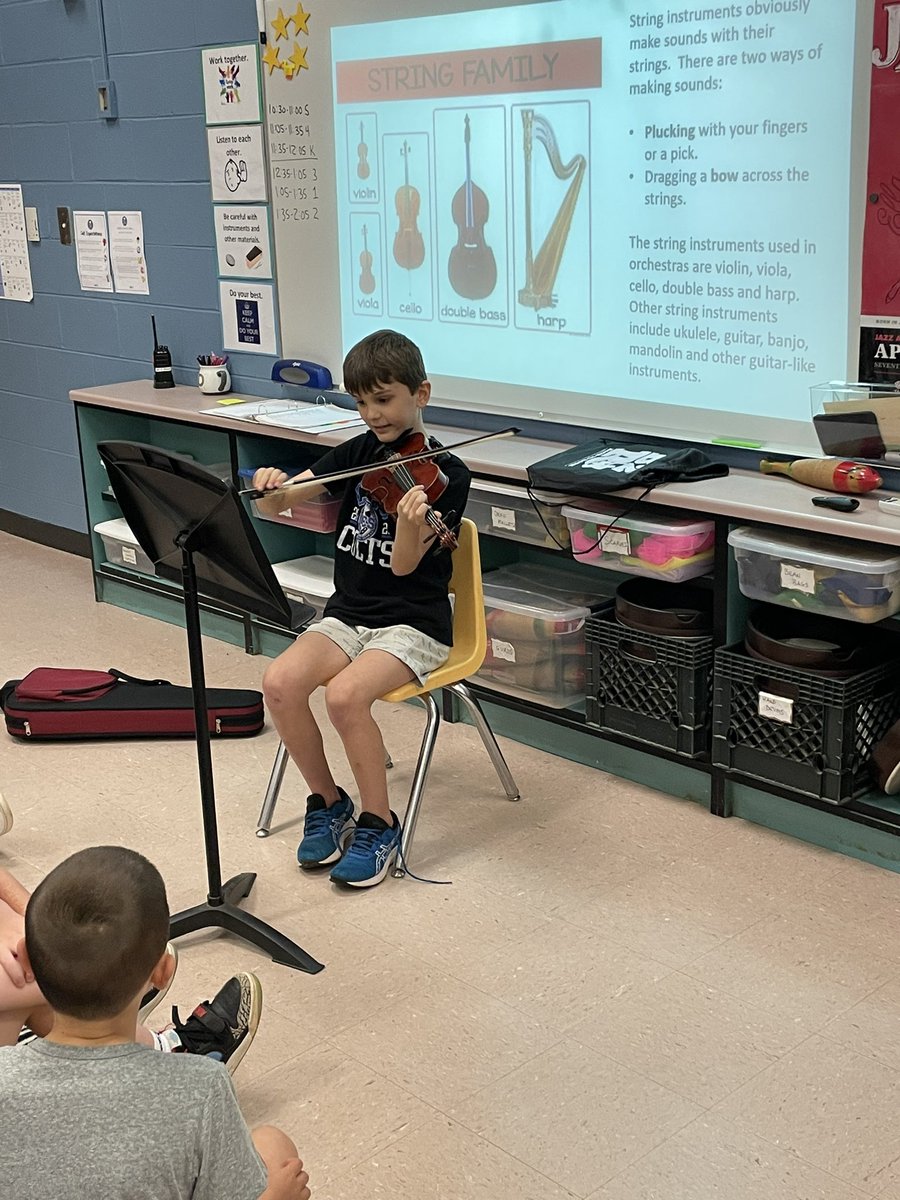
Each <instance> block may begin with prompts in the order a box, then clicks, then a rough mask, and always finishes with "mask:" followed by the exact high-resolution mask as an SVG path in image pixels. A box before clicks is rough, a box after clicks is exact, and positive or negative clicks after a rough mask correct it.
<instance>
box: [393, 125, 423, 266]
mask: <svg viewBox="0 0 900 1200" xmlns="http://www.w3.org/2000/svg"><path fill="white" fill-rule="evenodd" d="M400 153H401V154H402V155H403V186H402V187H398V188H397V192H396V194H395V196H394V207H395V208H396V210H397V218H398V221H399V225H398V228H397V232H396V233H395V234H394V261H395V262H396V264H397V266H398V267H405V268H406V270H407V271H414V270H415V269H416V267H421V265H422V263H423V262H424V261H425V242H424V240H423V238H422V234H421V233H420V232H419V227H418V226H417V225H416V221H417V220H418V216H419V206H420V204H421V200H420V197H419V193H418V192H417V191H416V189H415V188H414V187H410V184H409V153H410V150H409V143H408V142H406V141H404V143H403V149H402V150H401V151H400Z"/></svg>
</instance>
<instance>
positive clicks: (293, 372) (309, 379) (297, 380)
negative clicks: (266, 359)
mask: <svg viewBox="0 0 900 1200" xmlns="http://www.w3.org/2000/svg"><path fill="white" fill-rule="evenodd" d="M272 378H273V379H274V380H275V382H276V383H292V384H299V385H300V386H301V387H309V388H316V390H317V391H327V390H328V389H329V388H330V387H332V386H333V381H332V378H331V372H330V371H329V370H328V368H327V367H323V366H322V365H321V364H320V363H314V362H308V361H307V360H306V359H305V358H279V360H278V362H277V363H276V364H275V366H274V367H273V368H272Z"/></svg>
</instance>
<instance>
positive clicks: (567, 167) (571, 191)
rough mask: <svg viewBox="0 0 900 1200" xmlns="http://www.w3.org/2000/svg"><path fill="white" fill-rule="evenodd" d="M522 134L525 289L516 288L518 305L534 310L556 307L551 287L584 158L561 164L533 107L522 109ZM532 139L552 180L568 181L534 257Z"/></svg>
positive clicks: (549, 130) (548, 130) (548, 126)
mask: <svg viewBox="0 0 900 1200" xmlns="http://www.w3.org/2000/svg"><path fill="white" fill-rule="evenodd" d="M522 133H523V137H524V146H525V286H524V287H522V288H519V303H520V304H522V305H524V306H525V307H526V308H533V309H535V310H537V309H540V308H553V307H554V306H555V304H556V294H555V292H554V291H553V288H554V285H555V284H556V276H557V273H558V272H559V266H560V263H561V262H562V256H563V253H564V251H565V248H566V241H567V239H568V237H569V230H570V229H571V227H572V217H573V215H574V212H575V206H576V205H577V203H578V195H579V193H580V191H581V184H582V182H583V180H584V172H585V169H586V167H587V159H586V158H585V156H584V155H583V154H576V155H574V157H573V158H572V159H571V160H570V161H569V162H567V163H564V162H563V161H562V159H561V158H560V154H559V147H558V146H557V144H556V134H555V133H554V132H553V126H552V125H551V124H550V122H549V121H548V120H547V118H546V117H543V116H541V114H540V113H536V112H535V111H534V109H533V108H523V109H522ZM535 139H537V141H539V142H540V143H541V145H542V146H543V147H544V149H545V150H546V151H547V158H548V160H549V162H550V166H551V167H552V169H553V174H554V175H555V176H556V178H557V179H571V181H572V182H571V183H570V184H569V188H568V191H567V192H566V194H565V196H564V197H563V200H562V203H561V204H560V206H559V209H558V210H557V213H556V216H555V217H554V218H553V222H552V224H551V225H550V228H549V229H548V230H547V234H546V237H545V238H544V240H543V242H542V243H541V248H540V249H539V250H538V252H537V254H536V255H535V254H533V248H532V235H533V229H532V189H533V188H534V186H535V184H534V179H533V175H534V171H535V162H534V155H533V148H534V141H535Z"/></svg>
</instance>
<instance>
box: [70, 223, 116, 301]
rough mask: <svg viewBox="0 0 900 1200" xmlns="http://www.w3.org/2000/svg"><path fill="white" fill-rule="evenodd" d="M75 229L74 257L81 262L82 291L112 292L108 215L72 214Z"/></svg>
mask: <svg viewBox="0 0 900 1200" xmlns="http://www.w3.org/2000/svg"><path fill="white" fill-rule="evenodd" d="M72 225H73V227H74V229H75V257H76V259H77V260H78V282H79V284H80V285H81V290H82V291H84V292H111V291H112V290H113V281H112V267H111V266H110V261H109V233H108V231H107V228H106V213H105V212H81V211H76V212H73V213H72Z"/></svg>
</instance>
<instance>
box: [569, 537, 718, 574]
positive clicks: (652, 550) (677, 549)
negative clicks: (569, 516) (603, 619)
mask: <svg viewBox="0 0 900 1200" xmlns="http://www.w3.org/2000/svg"><path fill="white" fill-rule="evenodd" d="M714 541H715V533H714V532H713V531H712V530H710V531H709V532H708V533H694V534H674V533H654V534H651V535H650V537H646V538H644V540H643V541H642V542H641V544H640V545H639V546H638V547H637V550H636V551H635V553H636V554H637V557H638V558H640V559H643V560H644V562H649V563H654V564H655V565H656V566H662V564H663V563H667V562H668V561H669V559H671V558H682V559H684V558H696V556H697V555H698V554H702V553H703V551H704V550H709V548H710V547H711V546H712V545H713V543H714ZM572 544H573V545H574V544H575V539H574V537H573V538H572Z"/></svg>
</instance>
